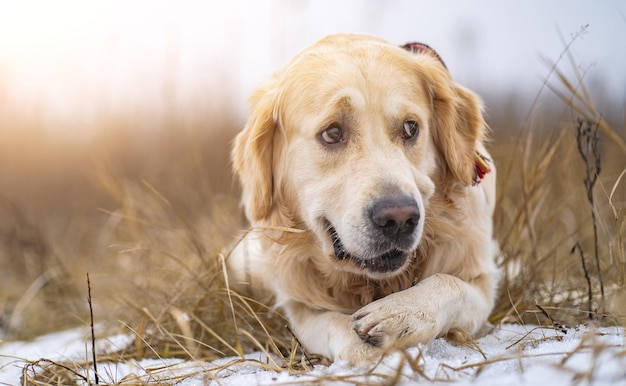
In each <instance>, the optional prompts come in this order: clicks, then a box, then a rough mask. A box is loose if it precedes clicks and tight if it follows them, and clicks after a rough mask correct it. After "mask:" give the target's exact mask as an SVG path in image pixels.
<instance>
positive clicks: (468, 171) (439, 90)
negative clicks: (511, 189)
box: [403, 43, 488, 186]
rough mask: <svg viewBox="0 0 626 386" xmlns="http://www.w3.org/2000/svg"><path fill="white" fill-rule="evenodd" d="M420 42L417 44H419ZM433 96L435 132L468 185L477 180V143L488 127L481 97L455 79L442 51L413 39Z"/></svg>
mask: <svg viewBox="0 0 626 386" xmlns="http://www.w3.org/2000/svg"><path fill="white" fill-rule="evenodd" d="M416 44H417V48H416V46H415V45H416ZM403 48H405V49H407V50H409V51H411V52H413V53H416V54H417V56H418V57H419V58H418V65H419V67H420V69H421V70H422V71H420V76H422V77H425V80H426V86H427V88H428V92H429V93H430V97H431V100H432V111H433V122H432V133H433V139H434V142H435V145H436V146H437V148H438V149H439V151H440V152H441V154H442V155H443V157H444V158H445V162H446V166H447V169H448V171H449V172H450V174H452V176H453V177H454V179H456V180H457V181H460V182H461V183H463V184H464V185H465V186H470V185H472V184H475V183H476V181H477V180H476V178H477V176H476V173H477V166H476V165H477V157H480V156H478V155H477V153H476V148H477V144H478V143H479V142H481V141H483V140H484V139H485V136H486V134H487V131H488V128H487V124H486V122H485V120H484V118H483V114H482V102H481V100H480V98H479V97H478V96H477V95H476V94H474V93H473V92H471V91H469V90H468V89H466V88H464V87H462V86H460V85H458V84H457V83H455V82H454V80H453V79H452V77H451V76H450V73H449V72H448V70H447V68H446V66H445V64H444V63H443V61H442V60H441V58H440V57H439V55H438V54H437V53H436V52H435V51H434V50H433V49H432V48H430V47H428V46H426V45H422V44H419V43H411V46H409V47H403Z"/></svg>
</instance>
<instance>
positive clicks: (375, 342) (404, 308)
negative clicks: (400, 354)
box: [352, 296, 441, 349]
mask: <svg viewBox="0 0 626 386" xmlns="http://www.w3.org/2000/svg"><path fill="white" fill-rule="evenodd" d="M352 324H353V328H354V331H355V332H356V333H357V335H358V336H359V338H361V340H362V341H363V342H365V343H367V344H369V345H371V346H374V347H379V348H381V349H387V348H389V347H396V348H406V347H409V346H414V345H417V344H419V343H429V342H430V341H432V340H433V339H435V338H436V337H437V336H438V335H439V334H440V333H441V331H440V328H439V326H438V323H437V318H436V313H435V312H433V311H431V310H428V308H427V307H420V305H419V304H415V303H412V302H404V301H401V300H400V299H394V297H393V296H391V297H390V296H388V297H386V298H383V299H380V300H377V301H375V302H373V303H370V304H368V305H366V306H365V307H363V308H361V309H360V310H358V311H357V312H355V313H354V314H353V315H352Z"/></svg>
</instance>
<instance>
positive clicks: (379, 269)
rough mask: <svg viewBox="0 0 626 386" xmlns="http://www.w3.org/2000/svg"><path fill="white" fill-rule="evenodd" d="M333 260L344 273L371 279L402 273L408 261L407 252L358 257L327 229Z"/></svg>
mask: <svg viewBox="0 0 626 386" xmlns="http://www.w3.org/2000/svg"><path fill="white" fill-rule="evenodd" d="M328 234H329V236H330V239H331V242H332V247H333V254H334V259H336V261H337V262H338V263H339V267H340V268H341V269H344V270H346V271H350V272H355V273H361V274H366V275H368V276H371V277H373V278H384V277H389V276H393V275H396V274H398V273H400V272H402V271H403V269H404V268H405V267H406V266H407V264H408V261H409V252H408V251H403V250H400V249H390V250H388V251H386V252H384V253H382V254H380V255H378V256H374V257H367V258H364V257H359V256H355V255H353V254H351V253H350V252H348V251H347V250H346V248H345V246H344V245H343V242H342V241H341V238H340V237H339V235H338V233H337V231H336V230H335V228H334V227H332V226H329V227H328Z"/></svg>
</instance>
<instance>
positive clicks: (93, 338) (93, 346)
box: [87, 273, 100, 385]
mask: <svg viewBox="0 0 626 386" xmlns="http://www.w3.org/2000/svg"><path fill="white" fill-rule="evenodd" d="M87 303H88V304H89V322H90V325H91V354H92V356H93V372H94V377H95V380H96V385H98V384H99V383H100V382H99V379H98V362H96V334H95V333H94V328H93V305H92V303H91V281H90V280H89V273H87Z"/></svg>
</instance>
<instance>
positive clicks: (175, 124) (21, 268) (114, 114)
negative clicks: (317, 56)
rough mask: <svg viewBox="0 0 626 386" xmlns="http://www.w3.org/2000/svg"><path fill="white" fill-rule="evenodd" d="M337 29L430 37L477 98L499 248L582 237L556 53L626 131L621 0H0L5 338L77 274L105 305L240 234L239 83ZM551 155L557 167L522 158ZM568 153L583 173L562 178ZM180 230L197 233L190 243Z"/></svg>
mask: <svg viewBox="0 0 626 386" xmlns="http://www.w3.org/2000/svg"><path fill="white" fill-rule="evenodd" d="M337 32H358V33H367V34H372V35H376V36H379V37H382V38H384V39H387V40H389V41H390V42H393V43H394V44H398V45H401V44H404V43H406V42H409V41H421V42H425V43H427V44H429V45H431V46H432V47H433V48H435V49H436V50H437V51H438V52H439V54H440V55H441V57H442V58H443V59H444V60H445V62H446V64H447V66H448V68H449V69H450V71H451V73H452V75H453V77H454V78H455V79H456V80H457V81H458V82H459V83H461V84H463V85H465V86H467V87H468V88H470V89H472V90H474V91H476V92H478V93H479V94H480V95H481V96H482V97H483V99H484V100H485V103H486V106H487V107H486V111H487V120H488V122H489V124H490V126H491V127H492V128H493V131H494V138H495V140H494V142H493V145H492V147H493V155H494V157H495V158H496V161H497V162H499V163H501V164H502V165H503V167H505V168H508V169H506V170H507V174H502V173H501V174H500V179H501V180H500V191H501V193H500V202H501V204H502V205H501V206H500V209H499V213H498V214H497V219H498V224H499V227H498V229H499V230H498V232H500V234H499V237H500V239H501V240H503V241H505V243H506V245H505V246H504V250H505V254H507V256H506V258H507V259H508V258H510V259H518V260H519V259H520V258H524V257H525V256H527V255H536V256H535V258H547V257H554V256H557V257H558V256H569V250H570V249H571V248H572V245H573V243H574V242H575V241H577V240H580V241H581V242H582V243H591V241H590V238H591V236H590V235H589V233H588V232H587V231H585V232H579V233H577V230H580V229H583V228H586V225H587V224H588V221H589V219H590V215H589V210H588V209H587V208H585V206H584V204H585V192H584V188H583V186H582V183H581V182H580V181H581V180H582V177H581V176H580V175H579V174H577V173H576V170H571V168H570V169H567V168H568V167H569V165H573V164H574V162H581V161H580V160H579V159H578V158H577V155H576V150H575V146H574V145H572V143H573V142H572V141H573V138H574V136H573V134H571V133H573V130H570V132H569V133H570V134H567V136H565V135H562V134H561V133H562V132H563V130H569V128H571V127H572V126H575V122H576V117H577V116H578V113H577V112H576V111H575V109H573V108H572V107H571V105H568V103H567V101H564V100H563V98H559V97H558V96H557V95H556V94H555V93H554V92H553V91H552V90H551V89H557V90H558V89H560V90H563V89H564V88H563V80H562V79H561V80H559V78H558V77H556V76H555V72H554V71H553V64H555V63H556V64H558V68H559V69H560V71H561V74H562V76H563V77H565V78H567V79H573V80H574V81H573V83H574V88H575V89H580V85H579V83H577V82H576V79H577V77H582V79H583V80H584V84H585V85H586V87H587V89H588V90H589V94H590V99H591V100H593V102H594V108H595V110H594V111H595V113H597V114H599V116H601V117H602V118H603V119H604V120H605V121H606V122H608V123H609V124H610V127H611V128H612V130H613V131H614V133H615V134H616V135H617V136H618V137H619V138H622V141H623V138H624V137H625V131H626V129H625V126H624V114H625V106H626V105H625V98H626V71H625V70H624V69H625V68H626V44H624V39H625V38H626V5H625V4H624V2H622V1H620V0H613V1H609V0H607V1H593V2H592V1H589V0H554V1H549V2H546V1H541V0H529V1H523V2H521V1H518V2H502V1H495V0H476V1H471V2H468V1H411V0H384V1H383V0H344V1H334V0H333V1H331V0H315V1H313V0H289V1H288V0H260V1H258V0H235V1H215V0H209V1H177V2H166V1H106V2H105V1H101V2H85V1H54V2H50V1H28V0H26V1H8V0H7V1H4V0H2V1H0V338H2V336H3V335H6V337H7V338H10V337H21V336H32V335H33V334H37V333H41V332H44V331H49V330H53V329H57V328H60V327H64V326H68V325H73V324H78V323H82V322H84V317H85V315H86V314H85V307H86V304H85V301H84V291H85V277H84V274H85V272H91V275H92V282H93V283H94V284H93V285H94V287H95V289H97V290H99V292H96V293H97V297H96V298H97V302H99V303H100V310H101V311H100V313H101V314H102V315H104V314H107V312H106V310H108V309H109V307H113V305H114V304H118V303H119V302H120V301H121V300H120V299H122V298H125V297H133V296H134V295H129V294H134V293H138V292H136V291H137V288H144V289H145V288H156V287H158V286H157V285H156V284H155V282H154V281H150V280H148V278H151V277H152V278H154V277H156V278H157V279H156V280H157V281H161V282H165V283H166V284H167V285H170V284H172V283H173V282H174V281H175V278H176V277H177V276H178V277H179V276H180V275H178V274H177V271H176V269H172V268H171V267H170V266H168V265H167V264H166V263H163V260H159V259H157V258H154V260H151V259H149V258H147V257H146V256H147V255H150V256H152V255H153V254H154V253H155V251H157V252H158V253H156V254H157V255H168V256H175V257H177V259H179V260H184V259H186V256H187V255H188V254H194V256H196V255H199V256H200V257H201V258H202V256H204V255H205V254H208V255H211V254H212V253H214V252H216V251H218V250H220V248H221V247H223V246H224V245H227V244H228V243H230V242H232V240H233V239H234V235H235V234H236V233H235V232H236V230H237V229H240V228H241V227H243V226H244V225H243V224H241V221H240V217H239V210H238V208H237V199H236V194H237V187H236V185H235V184H234V183H233V181H232V179H231V174H230V165H229V159H228V158H229V149H230V143H231V140H232V138H233V136H234V135H235V134H236V132H237V131H238V130H240V129H241V128H242V127H243V125H244V123H245V121H246V114H247V103H246V99H247V96H248V95H249V94H250V93H251V91H252V90H253V88H254V87H255V86H256V85H258V84H259V83H261V82H262V81H263V80H264V79H266V78H267V77H269V76H270V75H271V73H272V72H274V71H276V70H277V69H278V68H280V67H281V66H282V65H283V64H285V63H286V62H287V61H288V59H289V58H290V57H292V56H293V55H294V54H296V53H297V52H298V51H299V50H301V49H302V48H304V47H306V46H308V45H310V44H312V43H313V42H315V41H316V40H318V39H319V38H321V37H323V36H324V35H327V34H331V33H337ZM564 92H565V93H566V94H567V93H568V91H567V88H565V91H564ZM563 138H569V139H567V140H564V139H563ZM568 141H569V142H568ZM566 142H567V143H568V145H567V147H566V146H565V145H563V147H565V149H563V151H562V152H553V153H550V152H549V150H550V146H549V144H551V143H553V144H561V143H566ZM605 143H606V145H604V148H603V151H605V153H604V154H606V156H605V157H604V159H605V160H606V159H608V160H609V161H608V162H605V164H604V165H605V168H604V170H603V178H604V180H603V181H604V185H603V187H602V190H603V191H604V195H603V197H605V198H606V197H608V196H609V193H610V192H611V188H612V187H614V186H615V187H616V188H617V189H616V191H617V193H616V194H614V195H613V196H612V200H611V205H609V204H607V205H605V206H606V207H605V209H604V212H602V213H607V216H608V217H607V218H608V219H609V220H607V222H606V223H603V225H602V226H601V231H602V232H604V233H602V234H601V237H602V240H603V242H605V244H606V251H607V252H606V254H607V256H608V257H607V263H606V264H607V265H606V267H610V261H613V260H611V259H613V258H615V259H618V258H619V256H618V255H619V253H618V254H617V255H616V254H615V253H614V251H619V250H620V249H622V251H623V239H622V238H621V237H622V236H623V235H624V233H625V232H624V230H623V223H622V222H620V221H622V220H615V221H613V220H612V217H611V216H612V215H611V213H613V212H615V211H616V210H617V213H618V214H620V216H622V217H619V219H623V210H624V209H623V208H624V195H625V194H624V188H623V183H622V184H621V185H620V184H619V183H616V181H618V176H619V174H620V172H621V171H622V170H623V169H624V167H625V166H626V157H625V153H624V152H623V151H620V150H619V147H617V149H618V150H615V149H614V148H611V146H612V141H611V140H607V141H605ZM546 144H548V145H546ZM546 146H547V147H546ZM555 146H557V145H555ZM559 146H560V145H559ZM523 149H539V150H537V151H536V152H534V151H528V152H524V150H523ZM541 149H543V150H541ZM548 156H549V157H550V160H551V162H552V163H551V165H552V168H553V170H554V171H553V172H549V171H546V170H545V169H540V170H537V169H536V168H535V169H533V165H534V166H537V165H538V166H541V162H540V161H541V160H542V159H544V160H545V159H546V157H548ZM520 165H521V166H520ZM524 165H525V166H524ZM522 166H523V168H522ZM516 168H517V169H516ZM519 168H522V169H520V170H518V169H519ZM574 169H575V168H574ZM501 170H504V169H503V168H501ZM564 170H569V172H571V173H572V174H571V175H573V176H574V177H572V179H571V181H570V180H567V181H565V180H563V182H562V183H560V184H559V183H555V181H560V179H562V178H564V177H563V175H564V173H565V172H564ZM532 171H535V172H537V173H543V174H542V176H543V179H542V180H541V181H539V182H537V181H536V182H535V183H536V184H538V185H541V184H544V187H545V184H546V183H547V182H549V183H553V184H554V189H550V190H549V193H545V196H543V195H540V194H539V193H537V191H535V190H529V191H526V190H524V186H525V185H524V183H528V179H527V178H526V179H525V177H528V176H529V175H531V174H530V173H531V172H532ZM569 172H568V173H569ZM504 175H508V176H510V178H507V179H503V178H502V177H503V176H504ZM568 175H569V174H568ZM552 177H555V178H552ZM520 180H522V182H520ZM546 181H547V182H546ZM535 193H536V194H537V195H538V196H541V197H537V196H535V195H534V194H535ZM542 194H543V193H542ZM564 195H566V196H567V197H571V204H568V205H566V204H564V202H565V201H567V200H564ZM548 196H549V197H551V198H546V197H548ZM605 201H606V200H605ZM581 202H582V204H581ZM528 203H532V204H533V205H534V206H533V208H535V207H536V208H539V207H541V208H545V207H546V206H549V205H551V203H558V205H555V206H553V207H552V209H554V210H559V214H555V213H553V212H550V213H548V214H546V213H545V212H542V213H543V215H542V216H544V217H542V216H539V217H537V216H536V215H535V216H531V215H530V214H529V213H527V212H526V215H525V216H527V218H526V219H524V216H522V215H519V208H520V206H523V205H522V204H528ZM541 205H543V206H541ZM163 208H166V210H164V209H163ZM526 209H528V205H526ZM538 212H541V211H540V210H538ZM550 216H551V217H550ZM616 216H617V215H616ZM555 218H556V219H557V220H555ZM554 221H557V222H558V224H560V225H559V227H558V228H554V227H552V225H551V224H554ZM520 222H522V223H526V228H524V226H522V225H519V223H520ZM530 223H532V224H530ZM516 224H518V225H516ZM537 224H543V225H544V226H545V228H540V229H537V228H536V227H537V226H538V225H537ZM142 227H144V228H142ZM146 227H151V228H150V229H151V230H146ZM155 229H157V230H155ZM181 229H183V230H184V232H183V234H184V237H183V236H181V233H176V231H179V230H181ZM169 231H172V232H171V233H167V232H169ZM165 233H167V235H168V237H164V234H165ZM207 234H210V235H211V236H210V237H208V236H206V235H207ZM511 234H515V235H516V237H513V236H511ZM190 235H191V236H190ZM578 235H582V236H580V237H578ZM177 237H179V238H177ZM180 237H182V238H184V239H185V240H188V241H189V240H191V241H190V243H188V244H185V245H187V246H189V245H191V246H189V250H187V249H185V248H186V247H185V248H183V247H182V246H181V245H180V243H179V244H177V240H180ZM206 237H208V239H207V238H206ZM574 239H576V240H574ZM529 240H530V241H529ZM542 240H543V241H542ZM565 240H567V242H564V241H565ZM616 240H617V241H616ZM529 242H532V243H535V244H534V245H538V246H540V245H542V244H541V243H542V242H545V247H544V248H543V249H539V247H537V248H535V247H533V248H529V247H528V245H527V244H528V243H529ZM155 243H156V244H158V247H155V245H156V244H155ZM560 243H563V251H560V250H559V249H558V248H557V245H560ZM589 245H590V244H589ZM587 249H588V250H590V249H592V248H587ZM529 250H532V251H529ZM538 251H539V252H538ZM612 251H613V252H612ZM622 258H623V253H622ZM155 261H156V263H155ZM578 268H579V265H578V264H577V265H576V269H578ZM564 272H567V270H565V271H564ZM577 272H578V273H577V274H576V275H578V274H580V272H579V271H577ZM168 275H171V277H170V276H168ZM618 276H619V275H618ZM581 277H582V276H581ZM167 278H170V279H171V280H172V281H168V279H167ZM618 279H619V277H618ZM622 279H623V276H622ZM616 280H617V279H616ZM618 281H619V280H617V281H616V283H617V282H618ZM159 288H161V287H159ZM161 290H163V291H164V292H167V289H164V288H161ZM169 290H171V288H169ZM59 307H61V308H59ZM59 309H62V310H64V312H61V313H59V312H57V311H58V310H59ZM102 317H104V316H102Z"/></svg>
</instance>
